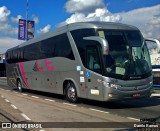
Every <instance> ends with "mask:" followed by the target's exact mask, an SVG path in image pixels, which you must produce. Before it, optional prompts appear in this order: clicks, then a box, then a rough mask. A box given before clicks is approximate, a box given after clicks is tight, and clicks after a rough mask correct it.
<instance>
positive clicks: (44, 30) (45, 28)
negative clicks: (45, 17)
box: [37, 24, 51, 33]
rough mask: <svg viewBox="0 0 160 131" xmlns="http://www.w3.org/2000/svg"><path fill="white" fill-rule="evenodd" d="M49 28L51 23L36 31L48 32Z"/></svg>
mask: <svg viewBox="0 0 160 131" xmlns="http://www.w3.org/2000/svg"><path fill="white" fill-rule="evenodd" d="M50 28H51V25H50V24H48V25H46V26H45V27H44V28H43V29H40V30H38V31H37V32H38V33H47V32H49V30H50Z"/></svg>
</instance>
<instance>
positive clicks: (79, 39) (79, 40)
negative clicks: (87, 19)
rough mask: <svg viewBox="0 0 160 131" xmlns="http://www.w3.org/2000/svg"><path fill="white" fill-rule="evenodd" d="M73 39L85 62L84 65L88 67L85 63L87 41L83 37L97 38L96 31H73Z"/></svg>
mask: <svg viewBox="0 0 160 131" xmlns="http://www.w3.org/2000/svg"><path fill="white" fill-rule="evenodd" d="M71 34H72V37H73V39H74V41H75V43H76V46H77V49H78V52H79V54H80V57H81V60H82V62H83V65H86V63H85V50H86V49H85V48H86V44H85V43H86V40H83V37H88V36H95V35H96V33H95V30H94V29H79V30H74V31H71Z"/></svg>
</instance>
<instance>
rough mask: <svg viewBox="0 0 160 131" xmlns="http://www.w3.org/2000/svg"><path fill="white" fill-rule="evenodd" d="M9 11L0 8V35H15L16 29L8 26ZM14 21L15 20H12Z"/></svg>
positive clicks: (5, 8)
mask: <svg viewBox="0 0 160 131" xmlns="http://www.w3.org/2000/svg"><path fill="white" fill-rule="evenodd" d="M10 13H11V12H10V11H9V10H8V9H7V7H5V6H2V7H0V34H3V35H4V34H10V35H13V34H17V32H18V29H17V28H14V27H12V26H11V25H10V24H9V15H10ZM14 20H15V19H14Z"/></svg>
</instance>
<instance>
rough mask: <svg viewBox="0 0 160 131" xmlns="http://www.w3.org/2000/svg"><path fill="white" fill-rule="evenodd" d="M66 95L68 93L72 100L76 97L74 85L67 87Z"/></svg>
mask: <svg viewBox="0 0 160 131" xmlns="http://www.w3.org/2000/svg"><path fill="white" fill-rule="evenodd" d="M67 95H68V98H69V99H71V100H73V101H74V100H75V99H76V90H75V88H74V87H69V88H68V92H67Z"/></svg>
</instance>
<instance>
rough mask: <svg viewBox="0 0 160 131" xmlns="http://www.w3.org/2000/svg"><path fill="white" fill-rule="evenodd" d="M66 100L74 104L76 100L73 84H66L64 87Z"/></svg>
mask: <svg viewBox="0 0 160 131" xmlns="http://www.w3.org/2000/svg"><path fill="white" fill-rule="evenodd" d="M65 95H66V98H67V100H68V101H69V102H71V103H75V102H77V100H78V97H77V91H76V87H75V85H74V84H73V83H68V84H67V87H66V93H65Z"/></svg>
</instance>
